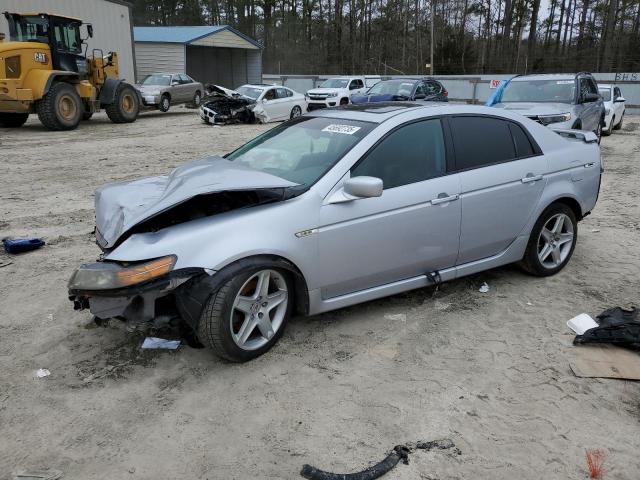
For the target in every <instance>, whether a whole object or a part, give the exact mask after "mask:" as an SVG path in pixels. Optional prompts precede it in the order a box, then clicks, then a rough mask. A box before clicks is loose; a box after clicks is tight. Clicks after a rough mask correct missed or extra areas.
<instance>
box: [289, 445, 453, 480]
mask: <svg viewBox="0 0 640 480" xmlns="http://www.w3.org/2000/svg"><path fill="white" fill-rule="evenodd" d="M454 447H455V444H454V443H453V442H452V441H451V440H449V439H443V440H433V441H430V442H416V443H408V444H406V445H397V446H395V447H393V450H392V451H391V452H390V453H389V454H388V455H387V456H386V457H385V458H384V460H382V461H381V462H378V463H376V464H375V465H373V466H371V467H369V468H367V469H366V470H362V471H361V472H357V473H331V472H325V471H324V470H320V469H318V468H316V467H312V466H311V465H303V467H302V471H301V472H300V475H302V476H303V477H304V478H307V479H309V480H373V479H376V478H380V477H382V476H383V475H384V474H385V473H387V472H389V471H390V470H392V469H393V468H394V467H395V466H396V465H397V464H398V463H399V462H400V461H402V462H403V463H404V464H405V465H406V464H408V463H409V454H411V453H413V452H414V451H416V450H427V451H429V450H433V449H436V448H437V449H439V450H447V449H451V448H454ZM454 452H455V453H456V454H457V455H461V454H462V452H461V451H460V450H459V449H457V448H455V450H454Z"/></svg>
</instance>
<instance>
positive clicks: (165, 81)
mask: <svg viewBox="0 0 640 480" xmlns="http://www.w3.org/2000/svg"><path fill="white" fill-rule="evenodd" d="M142 85H161V86H168V85H171V75H149V76H148V77H147V78H145V79H144V80H143V81H142Z"/></svg>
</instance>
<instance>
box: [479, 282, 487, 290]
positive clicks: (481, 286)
mask: <svg viewBox="0 0 640 480" xmlns="http://www.w3.org/2000/svg"><path fill="white" fill-rule="evenodd" d="M478 291H479V292H480V293H488V292H489V284H488V283H487V282H484V283H483V284H482V285H480V289H479V290H478Z"/></svg>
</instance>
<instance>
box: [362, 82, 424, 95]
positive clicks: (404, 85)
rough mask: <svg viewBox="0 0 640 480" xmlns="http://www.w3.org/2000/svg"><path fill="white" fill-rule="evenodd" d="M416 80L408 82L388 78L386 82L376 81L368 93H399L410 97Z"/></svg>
mask: <svg viewBox="0 0 640 480" xmlns="http://www.w3.org/2000/svg"><path fill="white" fill-rule="evenodd" d="M414 85H415V82H407V81H402V80H388V81H386V82H379V83H376V84H375V85H374V86H373V87H371V88H370V89H369V91H368V92H367V94H368V95H397V96H401V97H407V98H409V97H410V96H411V92H412V91H413V86H414Z"/></svg>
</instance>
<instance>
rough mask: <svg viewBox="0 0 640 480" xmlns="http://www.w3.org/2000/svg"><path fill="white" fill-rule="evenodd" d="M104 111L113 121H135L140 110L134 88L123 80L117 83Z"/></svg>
mask: <svg viewBox="0 0 640 480" xmlns="http://www.w3.org/2000/svg"><path fill="white" fill-rule="evenodd" d="M105 111H106V112H107V117H109V120H111V121H112V122H113V123H132V122H135V121H136V118H138V113H139V112H140V100H139V98H138V93H137V92H136V89H135V88H133V87H132V86H131V85H129V84H128V83H124V82H123V83H121V84H120V85H118V88H116V94H115V96H114V99H113V103H111V104H109V105H107V106H106V107H105Z"/></svg>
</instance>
